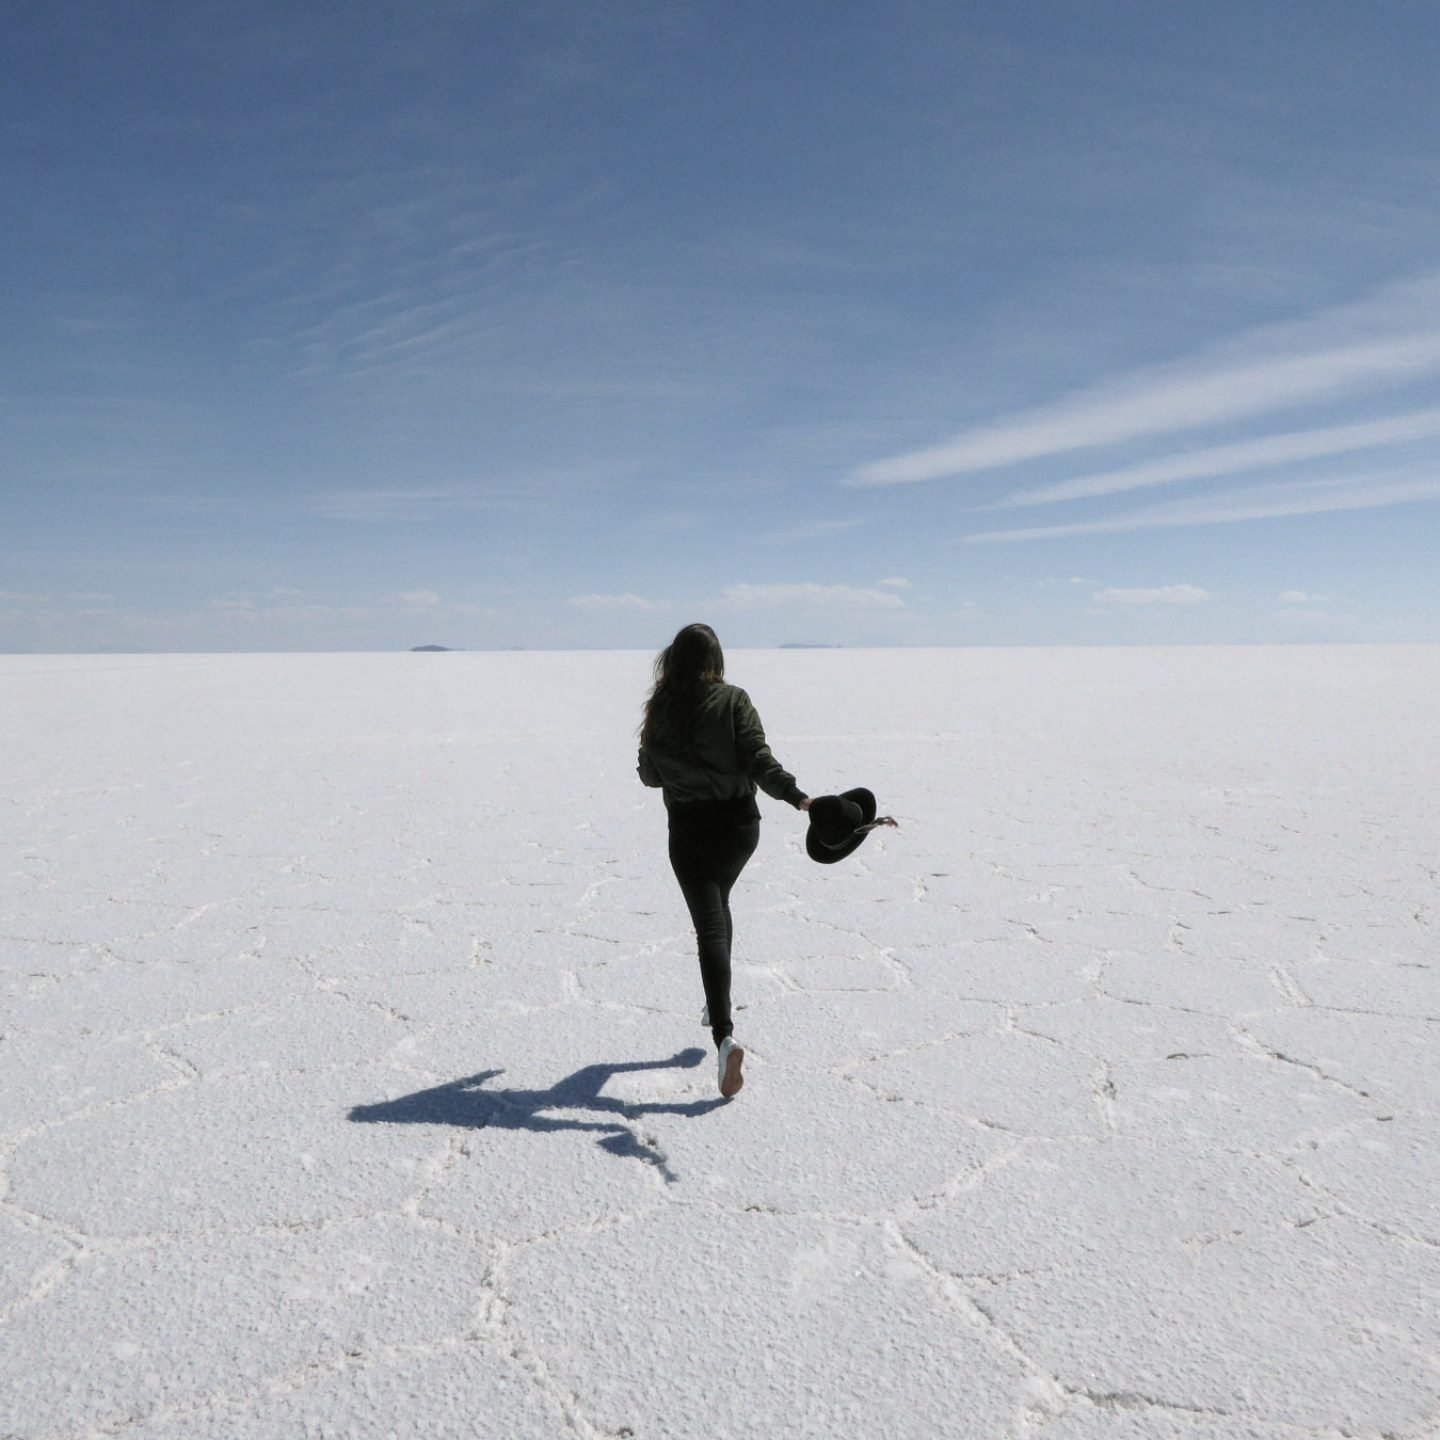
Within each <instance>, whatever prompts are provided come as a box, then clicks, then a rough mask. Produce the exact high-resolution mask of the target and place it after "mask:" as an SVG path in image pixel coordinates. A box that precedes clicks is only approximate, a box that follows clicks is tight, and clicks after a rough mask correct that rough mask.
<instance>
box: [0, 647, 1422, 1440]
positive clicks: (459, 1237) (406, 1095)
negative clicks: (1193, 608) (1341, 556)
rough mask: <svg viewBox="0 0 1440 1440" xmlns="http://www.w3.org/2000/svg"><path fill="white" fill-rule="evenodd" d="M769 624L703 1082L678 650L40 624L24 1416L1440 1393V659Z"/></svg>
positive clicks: (24, 1419) (25, 806)
mask: <svg viewBox="0 0 1440 1440" xmlns="http://www.w3.org/2000/svg"><path fill="white" fill-rule="evenodd" d="M731 665H732V670H733V671H734V674H735V678H736V679H737V680H739V681H740V682H741V683H743V684H745V685H746V686H747V688H749V689H750V690H751V691H752V693H753V694H754V695H755V697H756V699H757V702H758V703H759V704H760V706H761V710H762V713H763V714H764V715H765V719H766V724H767V727H768V729H769V731H770V733H771V736H772V738H773V740H774V743H775V746H776V749H777V753H779V754H780V755H781V757H782V759H783V760H784V761H785V762H786V764H787V765H788V766H790V767H791V768H793V769H794V770H795V771H796V772H797V774H798V775H799V777H800V780H801V783H802V784H803V785H805V786H806V787H807V788H808V789H810V790H811V791H812V792H814V793H819V792H821V791H822V790H827V789H828V790H834V789H841V788H845V787H846V786H849V785H853V784H866V785H869V786H870V787H871V788H873V789H874V790H875V791H876V793H877V794H878V795H880V796H881V798H882V804H883V807H884V808H885V809H886V810H887V811H890V812H892V813H894V814H895V815H896V816H897V817H898V818H899V819H900V821H901V825H902V828H901V829H900V830H898V831H894V832H888V833H887V832H881V833H878V834H876V835H874V836H872V837H871V839H870V840H869V841H868V842H867V843H866V845H865V846H864V847H863V848H862V850H861V851H859V852H857V854H856V855H855V856H854V857H851V859H850V860H848V861H846V862H844V863H843V864H841V865H839V866H835V867H819V866H815V865H813V864H811V863H810V862H809V861H808V860H807V859H806V858H805V855H804V851H803V844H802V840H803V829H802V828H801V822H800V821H799V820H798V817H796V816H794V815H793V814H792V813H791V812H789V811H788V810H784V809H783V808H779V807H775V806H772V805H769V804H768V802H763V801H762V804H764V805H765V806H766V823H765V828H764V839H763V841H762V846H761V850H760V853H759V854H758V855H757V857H756V859H755V861H754V862H753V863H752V866H751V868H750V870H749V871H748V872H747V873H746V875H745V876H744V878H743V879H742V880H741V882H740V885H739V887H738V890H737V893H736V919H737V940H736V1001H737V1003H738V1009H737V1025H738V1027H739V1033H740V1035H741V1038H742V1039H743V1040H744V1042H745V1043H746V1045H747V1047H748V1048H749V1051H750V1060H749V1062H748V1064H747V1085H746V1088H745V1090H744V1092H743V1093H742V1094H741V1095H740V1096H739V1097H738V1098H737V1099H736V1100H735V1101H733V1102H730V1103H722V1102H720V1101H719V1100H718V1097H717V1096H716V1095H715V1093H714V1064H713V1059H712V1052H711V1051H710V1049H709V1046H708V1037H707V1035H706V1033H705V1031H704V1030H703V1029H701V1027H700V1026H699V1025H698V1023H697V1021H698V1012H699V1008H700V1003H701V999H702V997H701V995H700V990H699V984H698V976H697V975H696V966H695V962H694V958H693V940H692V938H691V936H690V934H689V931H688V926H687V924H686V918H685V914H684V910H683V907H682V905H681V903H680V900H679V896H678V893H677V892H676V888H675V886H674V883H673V880H672V879H671V877H670V875H669V872H668V867H667V865H666V861H665V852H664V834H663V828H664V822H663V815H662V812H661V810H660V807H659V804H658V800H657V797H656V796H655V795H654V794H653V793H649V792H645V791H643V790H642V789H641V788H640V786H639V785H638V784H637V782H636V781H635V778H634V774H633V764H634V760H633V733H634V726H635V720H636V709H637V705H638V701H639V698H640V697H641V695H642V694H643V691H644V688H645V685H646V681H647V674H648V657H647V656H644V655H637V654H616V655H593V654H587V655H567V656H556V655H523V654H515V655H483V654H476V655H465V654H451V655H446V656H409V655H404V656H303V657H300V656H253V657H252V656H227V657H205V656H196V657H118V658H117V657H109V658H106V659H105V660H103V661H102V660H97V659H93V658H89V657H39V658H37V657H25V658H24V659H23V661H22V660H20V659H18V658H17V659H8V658H5V657H0V681H3V682H5V683H4V684H3V685H0V697H3V698H0V743H3V747H4V753H5V754H6V755H7V757H8V758H9V760H10V762H11V764H10V770H11V772H12V774H13V776H14V777H15V778H14V780H13V782H12V784H11V787H10V794H9V795H8V796H7V800H8V803H7V805H6V806H5V807H4V808H3V809H0V875H3V876H4V882H3V884H4V895H5V900H4V907H3V913H0V1006H3V1008H0V1436H5V1437H9V1436H23V1437H25V1440H91V1437H99V1436H103V1435H114V1434H124V1435H126V1436H134V1437H139V1440H209V1437H214V1440H220V1437H226V1440H259V1437H262V1436H263V1437H268V1436H272V1435H313V1436H339V1435H350V1434H355V1435H395V1436H416V1437H420V1436H425V1437H433V1436H445V1435H462V1434H463V1435H467V1436H470V1435H475V1436H492V1435H493V1436H497V1437H499V1436H505V1437H517V1436H519V1437H525V1436H535V1437H549V1436H577V1437H584V1440H602V1437H603V1440H611V1437H619V1436H622V1435H629V1436H631V1437H635V1440H641V1437H663V1436H688V1435H695V1434H705V1435H709V1436H717V1437H725V1436H735V1437H738V1436H741V1435H745V1436H753V1435H756V1434H770V1435H785V1436H810V1435H814V1436H820V1435H824V1436H827V1437H828V1436H831V1435H834V1434H837V1433H840V1434H852V1433H864V1434H868V1435H875V1436H881V1437H885V1436H904V1437H907V1440H908V1437H913V1436H931V1435H934V1436H941V1435H944V1436H951V1435H964V1436H977V1437H989V1436H995V1437H1003V1440H1026V1437H1038V1436H1043V1437H1045V1440H1247V1437H1248V1440H1299V1437H1310V1440H1338V1437H1341V1436H1344V1437H1367V1440H1381V1437H1393V1440H1422V1437H1433V1436H1436V1435H1437V1434H1440V1306H1437V1305H1436V1303H1435V1300H1434V1297H1435V1295H1436V1294H1440V1208H1437V1202H1436V1200H1435V1199H1434V1196H1435V1195H1436V1194H1437V1193H1440V1159H1437V1147H1436V1144H1435V1136H1436V1134H1437V1127H1440V1079H1437V1077H1440V1065H1437V1063H1436V1058H1435V1057H1436V1054H1437V1049H1436V1042H1437V1040H1440V979H1437V970H1436V955H1437V946H1436V943H1435V940H1436V937H1435V928H1434V925H1435V919H1434V917H1435V916H1436V914H1437V913H1440V904H1437V899H1440V897H1437V894H1436V892H1437V888H1440V887H1437V871H1436V867H1435V862H1434V816H1433V813H1432V812H1431V810H1430V809H1429V801H1428V798H1427V793H1428V792H1427V789H1426V783H1425V777H1427V776H1428V774H1429V771H1428V768H1427V767H1428V766H1429V765H1430V763H1431V757H1430V746H1431V741H1430V736H1432V735H1433V734H1434V733H1436V732H1437V730H1440V652H1437V651H1436V650H1434V649H1431V648H1403V649H1402V648H1397V649H1384V648H1375V649H1316V648H1305V649H1295V650H1281V651H1268V652H1267V651H1261V650H1253V649H1246V650H1233V651H1226V650H1197V649H1187V650H1184V651H1150V652H1143V651H1051V652H1044V651H1024V652H1020V651H1017V652H1005V651H985V652H963V651H954V652H919V651H912V652H906V651H893V652H885V651H878V652H864V653H859V652H856V653H845V652H797V653H788V652H787V653H784V654H780V653H753V654H740V655H736V656H733V657H732V661H731ZM830 693H845V694H847V695H849V696H851V697H852V700H851V702H850V703H849V704H848V705H847V709H846V729H845V732H844V733H843V734H837V733H834V729H833V722H831V724H830V725H823V724H821V723H820V721H821V715H820V714H818V713H817V707H816V702H815V697H816V696H817V695H824V694H830ZM1062 702H1063V703H1062ZM572 717H574V718H572ZM578 717H583V722H582V721H581V720H580V719H579V718H578Z"/></svg>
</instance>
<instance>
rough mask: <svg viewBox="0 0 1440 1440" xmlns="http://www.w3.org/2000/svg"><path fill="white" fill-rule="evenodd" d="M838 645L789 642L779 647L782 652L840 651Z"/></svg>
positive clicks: (813, 641) (811, 641)
mask: <svg viewBox="0 0 1440 1440" xmlns="http://www.w3.org/2000/svg"><path fill="white" fill-rule="evenodd" d="M843 648H844V647H843V646H840V645H827V644H826V643H825V642H824V641H823V640H789V641H787V642H786V643H785V644H784V645H782V646H780V649H782V650H840V649H843Z"/></svg>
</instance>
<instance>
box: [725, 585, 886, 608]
mask: <svg viewBox="0 0 1440 1440" xmlns="http://www.w3.org/2000/svg"><path fill="white" fill-rule="evenodd" d="M720 605H721V607H722V608H723V609H726V610H782V609H802V610H822V611H823V610H827V609H829V610H834V609H844V610H852V611H853V610H903V609H904V608H905V602H904V601H903V600H902V599H901V598H900V597H899V596H898V595H896V594H894V593H893V592H892V591H889V590H878V589H876V590H871V589H865V588H857V587H855V586H853V585H816V584H808V583H799V584H796V583H780V584H774V585H728V586H726V588H725V591H724V594H723V595H722V596H721V599H720Z"/></svg>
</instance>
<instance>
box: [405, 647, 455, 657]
mask: <svg viewBox="0 0 1440 1440" xmlns="http://www.w3.org/2000/svg"><path fill="white" fill-rule="evenodd" d="M451 648H453V647H451V646H449V645H412V646H411V647H410V653H411V654H412V655H421V654H433V653H436V652H438V651H442V650H450V649H451Z"/></svg>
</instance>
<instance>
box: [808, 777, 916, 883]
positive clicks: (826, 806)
mask: <svg viewBox="0 0 1440 1440" xmlns="http://www.w3.org/2000/svg"><path fill="white" fill-rule="evenodd" d="M808 813H809V816H810V828H809V829H808V830H807V831H806V832H805V853H806V854H807V855H808V856H809V857H810V858H811V859H812V860H818V861H819V862H820V863H821V864H822V865H833V864H834V863H835V862H836V861H837V860H843V859H844V858H845V857H846V856H847V855H849V854H850V853H851V852H852V851H855V850H858V849H859V848H860V843H861V841H863V840H864V839H865V837H866V836H867V835H868V834H869V833H870V832H871V831H872V830H874V829H877V828H878V827H879V826H881V825H893V824H894V823H895V822H894V821H893V820H892V819H891V818H890V817H889V816H888V815H882V816H881V817H880V818H879V819H878V820H877V819H876V818H875V797H874V796H873V795H872V794H871V793H870V792H869V791H868V790H863V789H858V790H847V791H845V793H844V794H843V795H821V796H819V797H817V798H816V799H814V800H812V801H811V802H810V809H809V812H808Z"/></svg>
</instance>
